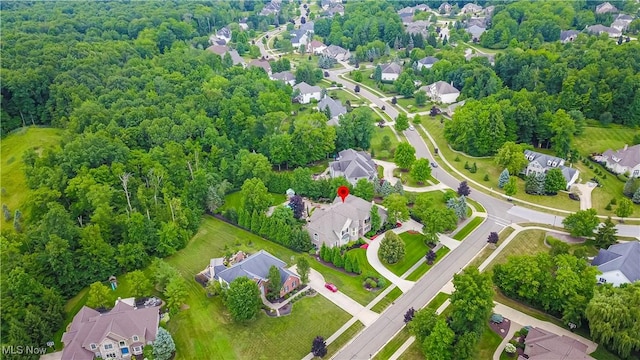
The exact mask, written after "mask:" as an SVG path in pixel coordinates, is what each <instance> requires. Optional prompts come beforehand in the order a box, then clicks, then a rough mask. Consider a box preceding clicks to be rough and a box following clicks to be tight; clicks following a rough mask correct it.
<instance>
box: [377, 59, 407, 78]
mask: <svg viewBox="0 0 640 360" xmlns="http://www.w3.org/2000/svg"><path fill="white" fill-rule="evenodd" d="M381 68H382V81H396V80H398V76H400V74H401V73H402V66H400V65H398V64H396V63H394V62H391V63H389V64H383V65H382V66H381Z"/></svg>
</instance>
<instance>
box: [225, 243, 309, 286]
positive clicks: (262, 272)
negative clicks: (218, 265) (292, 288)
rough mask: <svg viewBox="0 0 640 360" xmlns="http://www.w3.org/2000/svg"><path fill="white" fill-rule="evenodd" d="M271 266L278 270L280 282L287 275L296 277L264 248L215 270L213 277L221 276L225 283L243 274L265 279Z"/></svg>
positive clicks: (252, 277)
mask: <svg viewBox="0 0 640 360" xmlns="http://www.w3.org/2000/svg"><path fill="white" fill-rule="evenodd" d="M271 266H275V267H277V268H278V269H279V270H280V284H282V283H283V282H285V281H286V280H287V278H289V276H295V277H298V276H297V275H295V274H294V273H292V272H291V271H289V270H288V269H287V268H286V267H285V266H286V264H285V262H284V261H282V260H280V259H278V258H277V257H275V256H273V255H271V254H269V253H268V252H266V251H264V250H260V251H258V252H257V253H255V254H253V255H250V256H249V257H247V258H246V259H244V260H242V261H240V262H238V263H235V264H233V265H232V266H231V267H228V268H226V269H224V270H222V271H220V272H217V273H216V275H215V277H216V278H221V279H223V280H224V281H226V282H227V283H231V282H232V281H233V280H235V279H237V278H239V277H243V276H244V277H247V278H249V279H252V280H256V281H266V280H267V279H268V278H269V269H270V268H271Z"/></svg>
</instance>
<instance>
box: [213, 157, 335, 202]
mask: <svg viewBox="0 0 640 360" xmlns="http://www.w3.org/2000/svg"><path fill="white" fill-rule="evenodd" d="M325 168H326V167H325ZM269 194H271V197H272V198H273V201H272V202H271V205H272V206H276V205H280V204H282V203H284V202H285V201H287V195H285V194H275V193H269ZM240 200H242V196H241V194H240V191H236V192H234V193H231V194H229V195H227V196H225V198H224V205H222V206H221V207H220V212H223V211H224V210H226V209H229V208H235V209H236V210H238V209H240Z"/></svg>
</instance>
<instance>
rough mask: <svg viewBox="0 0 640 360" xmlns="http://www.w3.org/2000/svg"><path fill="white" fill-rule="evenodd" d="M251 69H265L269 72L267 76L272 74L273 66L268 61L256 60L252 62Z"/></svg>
mask: <svg viewBox="0 0 640 360" xmlns="http://www.w3.org/2000/svg"><path fill="white" fill-rule="evenodd" d="M248 66H249V67H259V68H262V69H264V71H266V72H267V74H269V75H270V74H271V64H269V62H268V61H267V60H263V59H255V60H252V61H251V62H250V63H249V65H248Z"/></svg>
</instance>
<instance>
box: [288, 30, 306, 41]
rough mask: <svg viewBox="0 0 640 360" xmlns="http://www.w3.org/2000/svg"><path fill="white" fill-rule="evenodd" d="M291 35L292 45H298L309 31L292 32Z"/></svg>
mask: <svg viewBox="0 0 640 360" xmlns="http://www.w3.org/2000/svg"><path fill="white" fill-rule="evenodd" d="M290 34H291V43H293V44H296V43H300V40H301V39H302V38H303V37H304V36H305V35H307V30H302V29H299V30H293V31H291V32H290Z"/></svg>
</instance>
